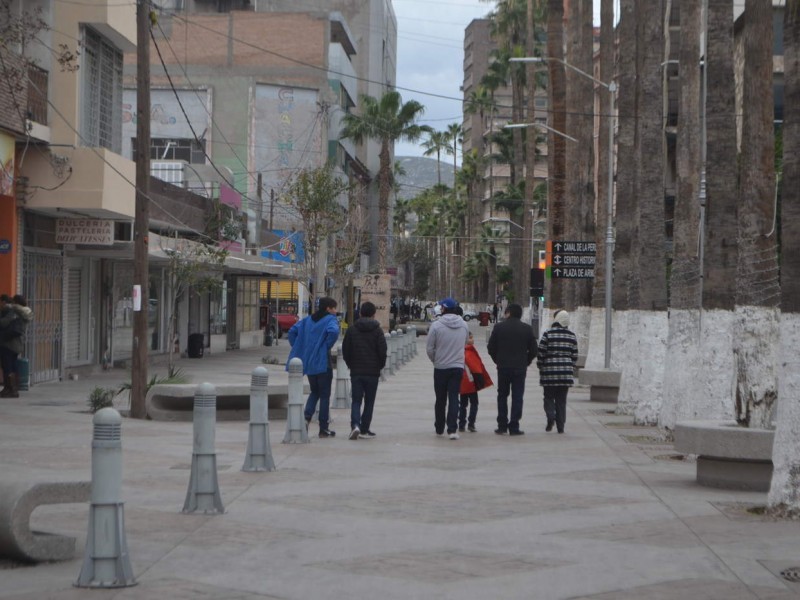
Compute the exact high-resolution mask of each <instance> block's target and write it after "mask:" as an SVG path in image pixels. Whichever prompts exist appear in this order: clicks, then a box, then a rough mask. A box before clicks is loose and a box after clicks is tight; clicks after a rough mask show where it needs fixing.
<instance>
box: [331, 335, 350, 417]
mask: <svg viewBox="0 0 800 600" xmlns="http://www.w3.org/2000/svg"><path fill="white" fill-rule="evenodd" d="M334 352H335V354H334V356H336V393H335V395H334V400H333V403H332V404H331V407H332V408H350V405H351V403H352V401H351V399H350V369H348V368H347V363H346V362H344V356H343V355H342V346H341V344H340V345H339V346H338V347H336V348H334Z"/></svg>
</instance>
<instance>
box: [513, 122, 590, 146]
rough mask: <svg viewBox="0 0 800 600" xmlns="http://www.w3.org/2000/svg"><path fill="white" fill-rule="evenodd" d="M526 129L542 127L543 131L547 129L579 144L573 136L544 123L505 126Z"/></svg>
mask: <svg viewBox="0 0 800 600" xmlns="http://www.w3.org/2000/svg"><path fill="white" fill-rule="evenodd" d="M525 127H541V128H542V129H546V130H547V131H551V132H553V133H555V134H556V135H560V136H561V137H563V138H567V139H568V140H570V141H572V142H577V141H578V140H576V139H575V138H574V137H572V136H571V135H567V134H566V133H564V132H563V131H559V130H558V129H553V128H552V127H550V126H549V125H545V124H544V123H536V122H534V123H509V124H508V125H503V129H524V128H525Z"/></svg>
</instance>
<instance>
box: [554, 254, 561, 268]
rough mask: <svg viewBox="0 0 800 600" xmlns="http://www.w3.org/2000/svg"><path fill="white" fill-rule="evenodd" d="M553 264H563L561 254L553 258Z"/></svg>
mask: <svg viewBox="0 0 800 600" xmlns="http://www.w3.org/2000/svg"><path fill="white" fill-rule="evenodd" d="M553 262H554V263H556V264H557V265H560V264H561V255H560V254H556V255H555V256H554V257H553Z"/></svg>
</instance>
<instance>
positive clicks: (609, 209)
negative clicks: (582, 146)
mask: <svg viewBox="0 0 800 600" xmlns="http://www.w3.org/2000/svg"><path fill="white" fill-rule="evenodd" d="M509 61H510V62H522V63H531V62H532V63H545V62H549V61H555V62H558V63H561V64H562V65H564V66H565V67H566V68H568V69H570V70H572V71H574V72H575V73H578V74H579V75H582V76H583V77H586V78H588V79H591V80H592V81H593V82H595V83H596V84H597V85H600V86H602V87H604V88H606V90H608V93H609V96H610V100H611V106H610V108H609V114H608V115H607V116H608V119H609V123H608V189H607V191H606V192H607V198H606V216H607V223H606V277H605V282H606V297H605V311H606V323H605V330H606V336H605V338H606V339H605V363H604V364H605V368H606V369H610V368H611V286H612V285H613V283H614V274H613V272H612V268H613V264H614V263H613V251H614V225H613V214H614V128H615V127H616V118H615V116H614V105H615V98H616V94H617V84H616V82H614V81H611V82H609V83H606V82H604V81H600V80H599V79H597V78H596V77H594V76H593V75H591V74H589V73H587V72H586V71H584V70H583V69H579V68H578V67H575V66H573V65H571V64H569V63H568V62H567V61H565V60H562V59H560V58H551V57H547V56H526V57H522V58H511V59H509Z"/></svg>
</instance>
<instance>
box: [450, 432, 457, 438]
mask: <svg viewBox="0 0 800 600" xmlns="http://www.w3.org/2000/svg"><path fill="white" fill-rule="evenodd" d="M450 439H451V440H457V439H458V434H457V433H456V432H455V431H454V432H453V433H451V434H450Z"/></svg>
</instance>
